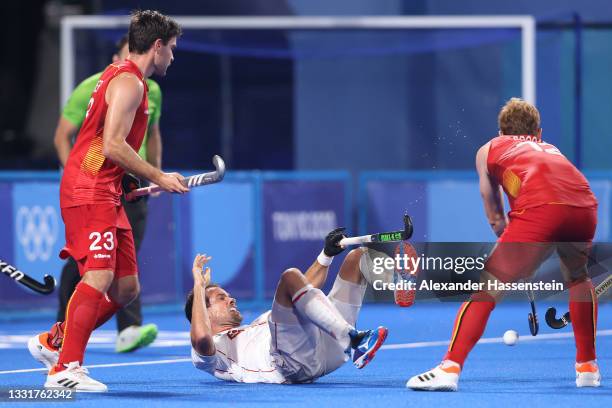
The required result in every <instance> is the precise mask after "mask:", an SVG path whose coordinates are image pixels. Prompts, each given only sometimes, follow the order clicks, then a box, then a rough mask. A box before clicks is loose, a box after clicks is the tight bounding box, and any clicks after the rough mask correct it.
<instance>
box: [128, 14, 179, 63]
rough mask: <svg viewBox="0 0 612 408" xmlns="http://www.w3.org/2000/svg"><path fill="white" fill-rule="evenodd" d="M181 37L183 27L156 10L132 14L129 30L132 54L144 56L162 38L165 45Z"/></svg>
mask: <svg viewBox="0 0 612 408" xmlns="http://www.w3.org/2000/svg"><path fill="white" fill-rule="evenodd" d="M180 35H181V27H180V26H179V25H178V23H177V22H176V21H174V20H173V19H172V18H170V17H168V16H164V15H163V14H162V13H160V12H159V11H155V10H137V11H134V12H133V13H132V19H131V21H130V28H129V30H128V44H129V50H130V52H133V53H136V54H144V53H145V52H147V51H149V49H151V46H152V45H153V43H154V42H155V40H157V39H158V38H160V39H161V40H162V42H163V43H164V45H166V44H168V41H170V39H171V38H172V37H178V36H180Z"/></svg>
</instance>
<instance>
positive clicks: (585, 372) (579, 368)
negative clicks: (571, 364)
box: [576, 360, 601, 388]
mask: <svg viewBox="0 0 612 408" xmlns="http://www.w3.org/2000/svg"><path fill="white" fill-rule="evenodd" d="M600 385H601V374H600V373H599V367H598V366H597V362H595V360H591V361H587V362H586V363H576V387H578V388H582V387H599V386H600Z"/></svg>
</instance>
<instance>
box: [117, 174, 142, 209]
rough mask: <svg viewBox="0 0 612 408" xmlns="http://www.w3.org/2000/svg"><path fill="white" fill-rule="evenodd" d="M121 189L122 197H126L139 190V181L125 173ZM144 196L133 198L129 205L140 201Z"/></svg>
mask: <svg viewBox="0 0 612 408" xmlns="http://www.w3.org/2000/svg"><path fill="white" fill-rule="evenodd" d="M121 187H122V188H123V197H125V196H127V195H128V193H130V192H131V191H133V190H137V189H139V188H140V179H139V178H138V177H136V176H134V175H133V174H130V173H125V174H124V175H123V178H122V179H121ZM143 198H144V196H140V197H134V198H133V199H132V200H130V201H129V202H130V203H135V202H138V201H140V200H142V199H143Z"/></svg>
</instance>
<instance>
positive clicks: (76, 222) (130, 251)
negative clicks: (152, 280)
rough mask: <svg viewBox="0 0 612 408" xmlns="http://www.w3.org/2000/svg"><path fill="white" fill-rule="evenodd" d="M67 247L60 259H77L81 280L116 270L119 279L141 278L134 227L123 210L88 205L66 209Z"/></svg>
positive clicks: (112, 206) (63, 215) (111, 206)
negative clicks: (94, 272) (92, 272)
mask: <svg viewBox="0 0 612 408" xmlns="http://www.w3.org/2000/svg"><path fill="white" fill-rule="evenodd" d="M62 218H63V219H64V224H65V225H66V246H65V247H64V248H63V249H62V250H61V252H60V258H62V259H66V258H68V256H71V257H72V258H74V260H75V261H76V262H77V264H78V266H79V273H80V274H81V276H83V274H84V273H85V272H87V271H90V270H112V271H114V272H115V279H118V278H121V277H124V276H129V275H136V274H138V265H137V263H136V248H135V246H134V237H133V236H132V227H131V226H130V222H129V221H128V218H127V215H126V214H125V210H124V209H123V206H115V205H113V204H88V205H81V206H78V207H69V208H62Z"/></svg>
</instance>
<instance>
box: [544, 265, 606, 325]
mask: <svg viewBox="0 0 612 408" xmlns="http://www.w3.org/2000/svg"><path fill="white" fill-rule="evenodd" d="M611 286H612V275H610V276H608V277H607V278H606V279H604V280H603V282H601V283H600V284H599V285H597V287H596V288H595V296H596V297H600V296H601V295H603V294H604V293H606V292H607V290H608V289H610V287H611ZM545 317H546V324H548V325H549V326H550V327H551V328H553V329H562V328H564V327H565V326H567V325H568V324H569V323H570V322H571V321H572V318H571V317H570V312H565V314H564V315H563V316H561V318H559V319H557V309H555V308H554V307H549V308H548V310H547V311H546V316H545Z"/></svg>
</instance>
